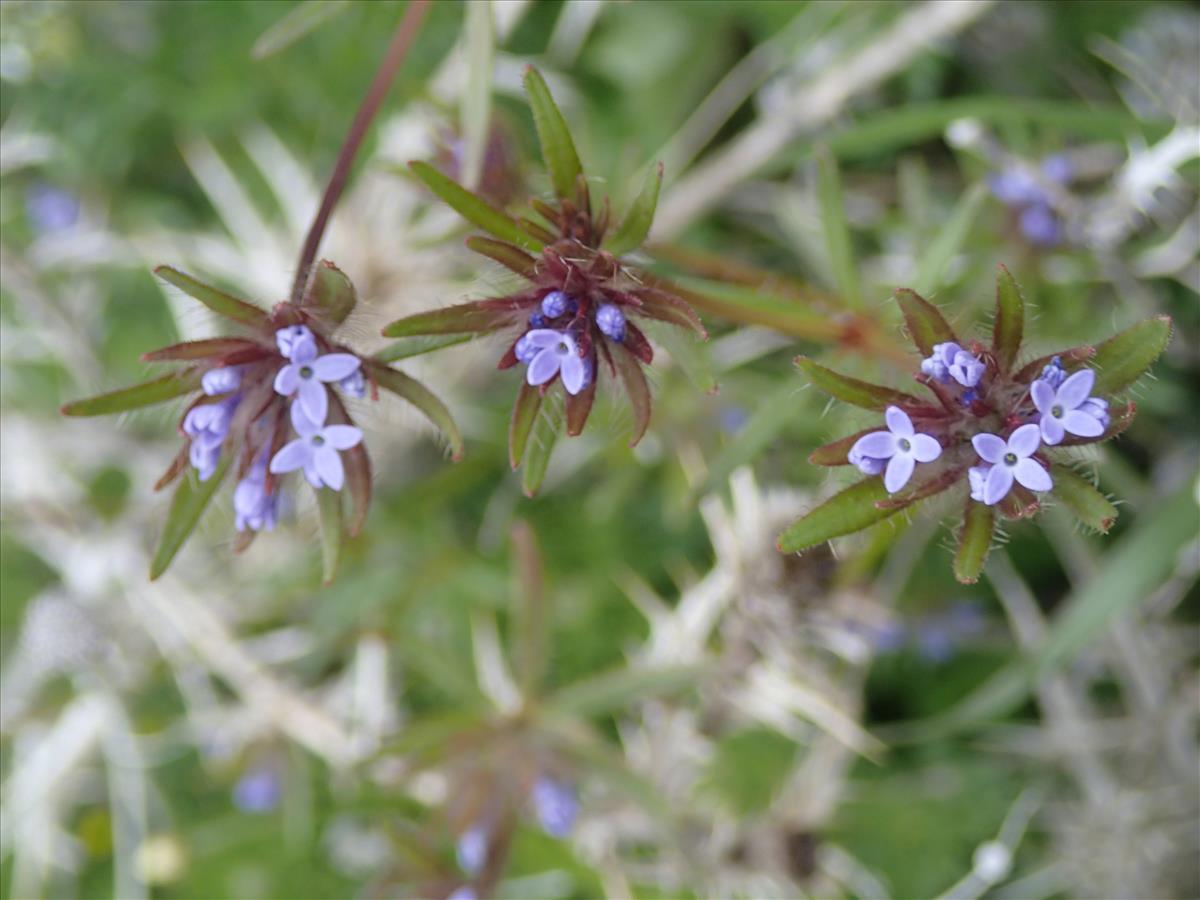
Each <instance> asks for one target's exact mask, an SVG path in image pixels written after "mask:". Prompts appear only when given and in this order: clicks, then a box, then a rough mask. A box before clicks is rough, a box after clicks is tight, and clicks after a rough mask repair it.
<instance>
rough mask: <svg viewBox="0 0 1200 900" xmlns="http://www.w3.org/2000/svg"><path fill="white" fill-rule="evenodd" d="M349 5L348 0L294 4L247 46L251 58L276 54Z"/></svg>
mask: <svg viewBox="0 0 1200 900" xmlns="http://www.w3.org/2000/svg"><path fill="white" fill-rule="evenodd" d="M349 7H350V0H304V2H302V3H298V4H296V5H295V6H293V7H292V8H291V9H289V10H288V11H287V12H286V13H284V14H283V15H282V16H281V17H280V18H279V21H277V22H276V23H275V24H274V25H272V26H271V27H270V28H268V29H267V30H266V31H264V32H263V33H262V34H261V35H259V37H258V40H256V41H255V42H254V46H253V47H251V48H250V56H251V58H253V59H266V58H267V57H268V56H271V55H272V54H274V53H278V52H279V51H280V50H283V49H284V48H286V47H289V46H291V45H292V44H294V43H295V42H296V41H298V40H300V39H301V38H302V37H304V36H305V35H307V34H308V33H310V32H311V31H314V30H315V29H316V28H317V27H319V26H320V25H322V24H323V23H324V22H326V21H327V20H328V19H330V18H332V17H333V16H335V15H337V14H338V13H340V12H342V11H343V10H345V9H349Z"/></svg>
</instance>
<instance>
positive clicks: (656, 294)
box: [633, 287, 708, 341]
mask: <svg viewBox="0 0 1200 900" xmlns="http://www.w3.org/2000/svg"><path fill="white" fill-rule="evenodd" d="M633 294H634V296H635V297H637V299H639V300H640V301H642V305H641V306H640V307H639V308H638V309H637V310H636V312H635V315H639V316H643V317H645V318H647V319H658V320H659V321H661V322H670V323H671V324H672V325H679V326H680V327H682V328H689V329H691V330H692V331H694V332H695V333H696V334H697V335H698V336H699V337H700V338H701V339H702V340H705V341H707V340H708V331H707V330H706V329H705V327H704V323H703V322H701V321H700V316H698V315H697V314H696V311H695V310H694V309H692V307H691V306H690V305H688V303H687V301H685V300H682V299H680V298H679V297H677V296H675V295H674V294H672V293H670V292H669V291H667V290H665V289H660V288H649V287H648V288H641V289H639V290H636V291H634V292H633Z"/></svg>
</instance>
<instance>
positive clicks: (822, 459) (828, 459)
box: [808, 428, 879, 466]
mask: <svg viewBox="0 0 1200 900" xmlns="http://www.w3.org/2000/svg"><path fill="white" fill-rule="evenodd" d="M876 431H879V429H878V428H868V429H866V430H864V431H857V432H855V433H854V434H849V435H846V437H844V438H838V439H837V440H836V441H830V442H829V443H828V444H823V445H822V446H820V447H818V448H817V449H816V450H814V451H813V452H812V453H810V454H809V455H808V461H809V462H810V463H812V464H813V465H814V466H848V465H850V448H851V447H853V446H854V445H855V444H856V443H858V441H859V439H861V438H864V437H866V436H867V435H868V434H872V433H874V432H876Z"/></svg>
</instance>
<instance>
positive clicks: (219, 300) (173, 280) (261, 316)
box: [154, 266, 270, 328]
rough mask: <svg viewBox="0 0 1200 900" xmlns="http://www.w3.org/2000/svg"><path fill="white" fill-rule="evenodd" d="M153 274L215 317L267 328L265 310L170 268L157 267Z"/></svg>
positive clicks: (267, 317) (268, 317) (267, 318)
mask: <svg viewBox="0 0 1200 900" xmlns="http://www.w3.org/2000/svg"><path fill="white" fill-rule="evenodd" d="M154 274H155V275H157V276H158V277H159V278H161V279H162V280H163V281H165V282H167V283H168V284H173V285H175V287H177V288H179V289H180V290H181V291H183V292H184V293H185V294H187V295H188V296H189V297H191V298H193V299H194V300H199V301H200V302H201V303H203V304H204V305H205V306H207V307H208V308H209V309H211V310H212V311H213V312H215V313H216V314H217V315H220V316H225V318H227V319H233V320H234V321H235V322H241V323H242V324H243V325H250V326H252V327H254V328H265V327H267V324H268V322H269V319H270V316H269V315H268V314H267V312H266V310H264V309H260V308H259V307H257V306H255V305H254V304H253V303H247V302H246V301H245V300H239V299H238V298H237V297H234V296H233V295H232V294H227V293H225V292H224V291H222V290H218V289H217V288H215V287H213V286H212V285H208V284H205V283H204V282H202V281H197V280H196V279H195V278H193V277H192V276H191V275H188V274H187V273H185V272H180V271H179V270H178V269H174V268H172V267H171V266H159V267H158V268H156V269H155V270H154Z"/></svg>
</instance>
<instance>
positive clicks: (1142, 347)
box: [1091, 316, 1173, 397]
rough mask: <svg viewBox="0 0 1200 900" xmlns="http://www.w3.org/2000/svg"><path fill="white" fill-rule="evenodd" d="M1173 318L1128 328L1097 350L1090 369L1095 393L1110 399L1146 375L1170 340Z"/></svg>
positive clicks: (1161, 317) (1158, 319)
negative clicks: (1094, 382) (1092, 374)
mask: <svg viewBox="0 0 1200 900" xmlns="http://www.w3.org/2000/svg"><path fill="white" fill-rule="evenodd" d="M1172 327H1173V326H1172V323H1171V317H1170V316H1156V317H1155V318H1153V319H1147V320H1146V321H1144V322H1139V323H1138V324H1136V325H1134V326H1132V327H1130V328H1126V329H1125V330H1124V331H1122V332H1121V333H1120V334H1116V335H1113V336H1112V337H1110V338H1109V339H1108V340H1107V341H1105V342H1104V343H1102V344H1100V345H1098V346H1097V347H1096V355H1095V356H1093V357H1092V361H1091V366H1092V368H1093V369H1095V370H1096V384H1095V386H1094V387H1093V388H1092V393H1093V394H1094V395H1096V396H1098V397H1104V396H1111V395H1112V394H1115V393H1117V392H1118V391H1120V390H1123V389H1124V388H1127V387H1129V385H1131V384H1133V383H1134V382H1135V381H1137V380H1138V379H1139V378H1141V377H1142V375H1144V374H1145V373H1146V370H1147V369H1149V368H1150V366H1151V365H1153V363H1154V361H1155V360H1156V359H1158V357H1159V356H1161V355H1162V352H1163V351H1164V350H1166V349H1167V342H1168V341H1170V340H1171V330H1172Z"/></svg>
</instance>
